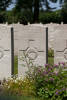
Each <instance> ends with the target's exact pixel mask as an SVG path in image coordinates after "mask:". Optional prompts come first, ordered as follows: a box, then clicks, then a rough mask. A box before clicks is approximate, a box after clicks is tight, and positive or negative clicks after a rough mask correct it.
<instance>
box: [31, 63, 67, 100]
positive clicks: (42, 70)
mask: <svg viewBox="0 0 67 100" xmlns="http://www.w3.org/2000/svg"><path fill="white" fill-rule="evenodd" d="M30 79H31V80H32V79H34V80H35V88H36V95H37V96H39V97H41V98H42V99H45V100H47V99H48V100H63V99H64V98H67V67H66V66H65V64H64V63H59V64H58V65H54V66H51V65H48V64H46V65H45V67H38V68H36V69H35V70H34V72H33V74H31V75H30ZM64 100H65V99H64Z"/></svg>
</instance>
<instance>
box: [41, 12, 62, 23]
mask: <svg viewBox="0 0 67 100" xmlns="http://www.w3.org/2000/svg"><path fill="white" fill-rule="evenodd" d="M39 21H40V22H42V23H43V24H46V23H50V22H53V23H61V21H62V17H61V12H60V11H56V12H41V13H40V17H39Z"/></svg>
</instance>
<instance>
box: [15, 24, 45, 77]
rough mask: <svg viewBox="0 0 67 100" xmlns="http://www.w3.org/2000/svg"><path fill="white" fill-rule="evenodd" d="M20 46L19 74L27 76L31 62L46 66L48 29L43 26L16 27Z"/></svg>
mask: <svg viewBox="0 0 67 100" xmlns="http://www.w3.org/2000/svg"><path fill="white" fill-rule="evenodd" d="M14 32H15V36H16V37H17V38H16V42H17V41H18V42H17V45H18V74H19V76H21V75H22V76H23V77H24V76H25V75H26V71H28V67H29V60H30V61H32V62H33V64H34V65H36V66H44V64H46V28H45V27H43V26H29V25H28V26H20V27H18V26H15V27H14Z"/></svg>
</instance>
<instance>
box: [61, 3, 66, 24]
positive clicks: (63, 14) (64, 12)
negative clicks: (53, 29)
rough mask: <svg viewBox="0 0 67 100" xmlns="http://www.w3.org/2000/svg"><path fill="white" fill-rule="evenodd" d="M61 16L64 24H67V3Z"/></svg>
mask: <svg viewBox="0 0 67 100" xmlns="http://www.w3.org/2000/svg"><path fill="white" fill-rule="evenodd" d="M61 15H62V19H63V22H64V23H65V24H66V23H67V3H65V4H64V6H63V8H62V10H61Z"/></svg>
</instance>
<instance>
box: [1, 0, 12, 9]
mask: <svg viewBox="0 0 67 100" xmlns="http://www.w3.org/2000/svg"><path fill="white" fill-rule="evenodd" d="M11 1H12V0H0V11H5V10H6V8H7V7H8V6H9V4H10V3H11Z"/></svg>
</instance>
